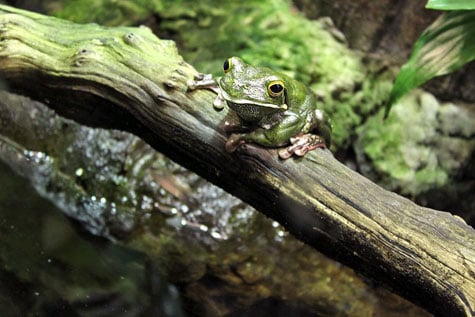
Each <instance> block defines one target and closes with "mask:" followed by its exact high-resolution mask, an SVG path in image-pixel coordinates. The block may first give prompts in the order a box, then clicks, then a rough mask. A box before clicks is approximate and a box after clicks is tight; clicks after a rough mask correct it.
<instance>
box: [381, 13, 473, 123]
mask: <svg viewBox="0 0 475 317" xmlns="http://www.w3.org/2000/svg"><path fill="white" fill-rule="evenodd" d="M474 59H475V11H473V10H470V11H451V12H446V13H444V14H442V15H441V16H440V17H439V18H438V19H437V20H435V21H434V23H432V25H430V26H429V27H428V28H427V29H426V30H425V31H424V33H422V35H421V37H420V38H419V39H418V40H417V42H416V43H415V44H414V48H413V51H412V54H411V57H410V58H409V61H408V62H407V63H406V64H404V65H403V66H402V68H401V70H400V72H399V74H398V76H397V77H396V81H395V83H394V86H393V89H392V91H391V94H390V96H389V101H388V103H387V105H386V116H387V114H388V113H389V110H390V109H391V106H392V105H393V104H394V103H395V102H396V101H397V100H398V99H399V98H401V97H402V96H403V95H404V94H406V93H407V92H409V91H410V90H412V89H413V88H416V87H417V86H419V85H422V84H423V83H425V82H426V81H428V80H429V79H431V78H433V77H436V76H441V75H445V74H447V73H450V72H452V71H455V70H457V69H459V68H460V67H462V66H463V65H464V64H466V63H468V62H470V61H472V60H474Z"/></svg>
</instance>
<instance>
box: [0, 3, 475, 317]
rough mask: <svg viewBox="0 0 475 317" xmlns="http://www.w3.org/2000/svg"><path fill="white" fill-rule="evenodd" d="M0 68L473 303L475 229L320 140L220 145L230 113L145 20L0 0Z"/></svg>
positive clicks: (411, 279)
mask: <svg viewBox="0 0 475 317" xmlns="http://www.w3.org/2000/svg"><path fill="white" fill-rule="evenodd" d="M0 39H1V40H0V77H1V78H3V79H4V80H5V81H6V84H7V86H8V87H10V88H11V89H12V90H15V91H19V92H22V93H24V94H26V95H28V96H31V97H32V98H35V99H38V100H40V101H43V102H45V103H47V104H49V105H50V106H51V107H52V108H54V109H56V111H58V112H59V113H60V114H63V115H66V116H68V117H71V118H73V119H75V120H77V121H79V122H82V123H86V124H89V125H94V126H101V127H107V128H118V129H123V130H128V131H131V132H134V133H136V134H138V135H139V136H141V137H142V138H144V139H145V140H146V141H147V142H149V143H150V144H151V145H152V146H154V147H155V148H156V149H157V150H159V151H162V152H164V153H165V154H167V155H168V156H170V157H171V158H173V159H174V160H176V161H177V162H179V163H180V164H182V165H184V166H186V167H188V168H190V169H191V170H193V171H195V172H197V173H199V174H200V175H202V176H204V177H206V178H207V179H209V180H210V181H212V182H214V183H215V184H217V185H219V186H221V187H223V188H224V189H226V190H227V191H228V192H230V193H232V194H234V195H236V196H237V197H239V198H241V199H243V200H244V201H246V202H248V203H250V204H251V205H253V206H254V207H256V208H257V209H258V210H260V211H261V212H263V213H265V214H266V215H268V216H269V217H272V218H273V219H275V220H277V221H279V222H280V223H281V224H282V225H284V226H285V228H286V229H288V230H289V231H290V232H292V233H293V234H294V235H295V236H297V237H298V238H300V239H301V240H303V241H305V242H306V243H308V244H310V245H312V246H313V247H314V248H315V249H317V250H319V251H321V252H323V253H325V254H327V255H329V256H330V257H333V258H335V259H337V260H339V261H341V262H343V263H345V264H347V265H349V266H351V267H352V268H354V269H355V270H357V271H359V272H362V273H364V274H366V275H367V276H369V277H371V278H372V279H374V280H376V281H380V282H382V283H384V284H385V285H387V286H389V287H390V288H392V289H394V290H396V291H397V292H399V293H400V294H402V295H403V296H405V297H406V298H408V299H410V300H412V301H414V302H416V303H418V304H420V305H421V306H423V307H424V308H426V309H428V310H429V311H431V312H433V313H435V314H437V315H443V316H473V315H474V312H475V231H474V230H473V229H472V228H471V227H470V226H468V225H466V224H465V222H464V221H463V220H462V219H460V218H459V217H456V216H453V215H451V214H450V213H447V212H441V211H436V210H431V209H427V208H423V207H420V206H417V205H415V204H414V203H412V202H411V201H409V200H407V199H405V198H403V197H400V196H398V195H396V194H393V193H391V192H388V191H386V190H384V189H382V188H381V187H379V186H377V185H376V184H374V183H372V182H371V181H369V180H367V179H366V178H364V177H362V176H360V175H359V174H358V173H356V172H354V171H352V170H350V169H349V168H347V167H345V166H344V165H342V164H341V163H339V162H338V161H337V160H336V159H335V158H334V157H333V156H332V154H331V153H330V152H329V151H327V150H317V151H314V152H313V153H311V154H310V155H307V156H306V157H305V158H303V159H293V158H292V159H289V160H287V161H282V160H279V159H278V157H277V153H276V151H275V150H265V149H261V148H257V147H254V146H243V147H241V148H240V149H239V150H238V151H237V152H236V153H232V154H229V153H226V152H225V151H224V142H225V140H226V135H225V134H224V132H223V129H222V128H221V127H220V122H222V121H223V118H224V116H225V115H226V112H221V113H218V112H215V111H214V110H213V108H212V100H213V99H214V94H213V93H212V92H209V91H205V90H199V91H194V92H188V91H187V88H186V82H187V81H188V80H189V79H191V78H192V77H193V75H194V74H195V73H196V72H195V70H194V69H193V68H192V67H191V66H189V65H187V64H186V63H184V62H183V60H182V59H181V57H179V56H178V55H177V53H176V49H175V47H174V46H173V45H172V43H170V42H165V41H160V40H158V39H157V38H155V37H154V36H153V34H151V32H150V31H149V30H147V29H144V28H135V29H134V28H101V27H99V26H97V25H84V26H82V25H76V24H71V23H67V22H64V21H61V20H57V19H53V18H48V17H44V16H41V15H36V14H32V13H27V12H25V11H18V10H16V9H12V8H10V7H6V6H0Z"/></svg>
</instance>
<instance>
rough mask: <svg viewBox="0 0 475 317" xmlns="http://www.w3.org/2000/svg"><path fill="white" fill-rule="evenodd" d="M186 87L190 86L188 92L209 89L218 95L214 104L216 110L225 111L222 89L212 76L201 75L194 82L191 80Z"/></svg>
mask: <svg viewBox="0 0 475 317" xmlns="http://www.w3.org/2000/svg"><path fill="white" fill-rule="evenodd" d="M186 85H187V86H188V90H196V89H209V90H211V91H213V92H214V93H216V94H217V95H218V96H217V97H216V99H215V100H214V102H213V107H214V109H216V110H217V111H221V110H223V109H224V98H223V96H222V94H221V89H220V88H219V85H218V83H217V82H216V78H213V75H212V74H203V73H199V74H198V75H196V76H195V77H194V78H193V80H189V81H188V82H187V83H186Z"/></svg>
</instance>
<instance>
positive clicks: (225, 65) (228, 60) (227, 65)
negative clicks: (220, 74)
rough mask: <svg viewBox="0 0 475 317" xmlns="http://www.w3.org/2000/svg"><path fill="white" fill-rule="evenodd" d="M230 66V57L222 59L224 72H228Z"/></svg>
mask: <svg viewBox="0 0 475 317" xmlns="http://www.w3.org/2000/svg"><path fill="white" fill-rule="evenodd" d="M231 66H232V63H231V59H230V58H228V59H227V60H225V61H224V65H223V70H224V72H225V73H227V72H229V71H230V70H231Z"/></svg>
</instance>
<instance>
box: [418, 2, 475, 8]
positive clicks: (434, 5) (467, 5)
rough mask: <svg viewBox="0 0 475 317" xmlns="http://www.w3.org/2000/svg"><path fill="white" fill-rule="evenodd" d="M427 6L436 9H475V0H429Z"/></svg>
mask: <svg viewBox="0 0 475 317" xmlns="http://www.w3.org/2000/svg"><path fill="white" fill-rule="evenodd" d="M426 8H427V9H435V10H475V0H429V1H428V2H427V5H426Z"/></svg>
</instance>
